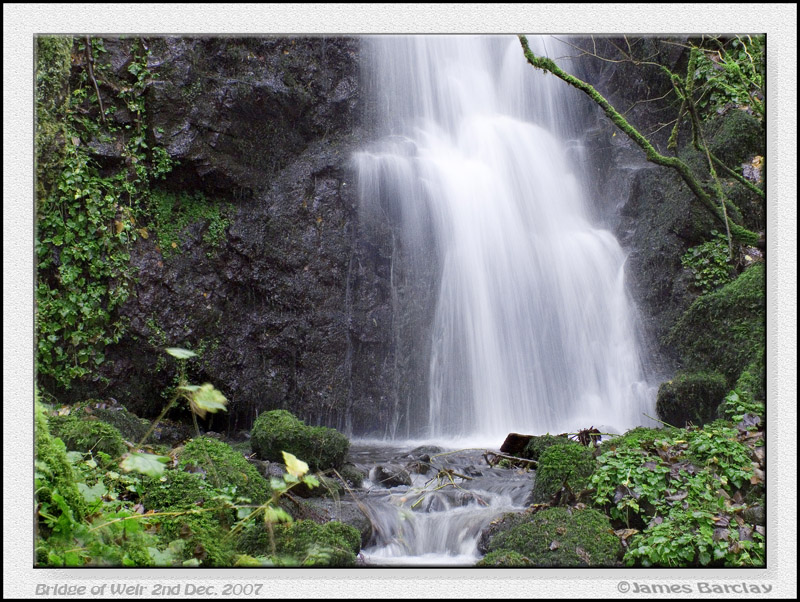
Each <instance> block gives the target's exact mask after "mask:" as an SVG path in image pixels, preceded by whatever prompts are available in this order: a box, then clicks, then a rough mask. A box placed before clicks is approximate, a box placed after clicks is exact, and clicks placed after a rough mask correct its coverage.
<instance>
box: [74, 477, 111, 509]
mask: <svg viewBox="0 0 800 602" xmlns="http://www.w3.org/2000/svg"><path fill="white" fill-rule="evenodd" d="M77 485H78V491H80V492H81V495H83V499H84V500H86V501H87V502H89V503H90V504H91V503H92V502H96V501H97V500H99V499H101V498H102V497H103V496H104V495H105V494H106V493H108V489H106V486H105V485H103V483H102V481H101V482H99V483H97V484H96V485H95V486H94V487H89V486H88V485H86V483H77Z"/></svg>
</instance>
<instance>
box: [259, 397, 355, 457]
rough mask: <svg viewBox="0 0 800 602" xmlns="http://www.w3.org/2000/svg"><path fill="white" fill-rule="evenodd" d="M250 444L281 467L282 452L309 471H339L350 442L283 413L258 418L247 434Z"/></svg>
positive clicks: (276, 411)
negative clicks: (299, 462)
mask: <svg viewBox="0 0 800 602" xmlns="http://www.w3.org/2000/svg"><path fill="white" fill-rule="evenodd" d="M250 444H251V446H252V448H253V451H254V452H255V453H256V454H258V456H259V457H260V458H263V459H264V460H269V461H271V462H281V463H283V455H282V454H281V452H283V451H285V452H289V453H291V454H294V455H295V456H296V457H297V458H299V459H300V460H303V461H304V462H306V463H307V464H308V466H309V469H310V470H312V471H318V470H326V469H328V468H339V467H341V466H342V465H343V464H344V461H345V458H346V457H347V452H348V450H349V449H350V441H349V440H348V439H347V437H345V436H344V435H342V434H341V433H340V432H339V431H337V430H335V429H332V428H327V427H324V426H306V425H305V423H303V421H301V420H298V419H297V418H295V417H294V416H293V415H292V414H291V413H290V412H288V411H286V410H272V411H270V412H264V413H262V414H260V415H259V416H258V418H257V419H256V421H255V423H254V424H253V430H252V431H251V432H250Z"/></svg>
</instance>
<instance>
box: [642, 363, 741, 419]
mask: <svg viewBox="0 0 800 602" xmlns="http://www.w3.org/2000/svg"><path fill="white" fill-rule="evenodd" d="M727 392H728V385H727V383H726V381H725V377H724V376H723V375H722V374H719V373H718V372H697V373H693V374H685V373H681V374H678V375H677V376H676V377H675V378H673V379H672V380H669V381H667V382H665V383H661V386H660V387H659V388H658V396H657V399H656V413H657V414H658V417H659V418H660V419H661V420H663V421H664V422H666V423H667V424H671V425H672V426H675V427H678V428H681V427H685V426H687V425H688V424H693V425H695V426H701V425H703V424H706V423H708V422H711V421H712V420H714V419H715V418H716V415H717V406H719V404H720V403H721V402H722V401H723V400H724V399H725V395H726V393H727Z"/></svg>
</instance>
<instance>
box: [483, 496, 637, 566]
mask: <svg viewBox="0 0 800 602" xmlns="http://www.w3.org/2000/svg"><path fill="white" fill-rule="evenodd" d="M621 553H622V548H621V545H620V542H619V538H617V536H616V535H614V533H613V530H612V528H611V523H610V522H609V519H608V517H607V516H605V515H604V514H602V513H601V512H598V511H597V510H594V509H592V508H585V509H582V510H578V509H569V508H561V507H558V508H546V509H544V510H541V511H539V512H537V513H535V514H534V515H533V516H532V517H531V518H530V519H529V520H526V521H524V522H522V523H518V524H514V525H513V526H511V527H510V528H508V529H504V530H501V531H499V532H498V533H496V534H495V535H494V536H493V537H492V538H491V540H490V541H489V545H488V553H487V555H486V557H485V558H484V561H483V564H480V566H537V567H612V566H618V564H619V559H620V557H621Z"/></svg>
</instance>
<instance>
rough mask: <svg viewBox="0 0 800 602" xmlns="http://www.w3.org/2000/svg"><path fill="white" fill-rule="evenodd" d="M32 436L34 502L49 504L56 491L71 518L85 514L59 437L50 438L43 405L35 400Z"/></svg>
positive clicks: (52, 501)
mask: <svg viewBox="0 0 800 602" xmlns="http://www.w3.org/2000/svg"><path fill="white" fill-rule="evenodd" d="M34 430H35V433H34V434H35V439H36V443H35V445H36V494H35V495H36V501H37V503H38V504H45V505H46V504H51V503H54V502H55V503H56V505H58V502H57V501H55V499H54V495H55V494H58V496H60V497H61V498H62V499H63V500H64V503H65V504H66V508H68V509H69V511H70V512H72V515H73V518H74V519H75V520H80V519H81V518H82V517H83V516H84V515H85V514H86V503H85V502H84V500H83V496H82V495H81V493H80V491H78V487H77V486H76V485H75V473H74V472H73V470H72V466H71V465H70V463H69V460H68V459H67V450H66V447H65V446H64V443H63V441H61V440H60V439H56V438H53V436H52V435H51V434H50V430H49V428H48V424H47V417H46V416H45V412H44V408H42V406H41V405H40V404H39V403H37V404H36V409H35V422H34Z"/></svg>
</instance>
